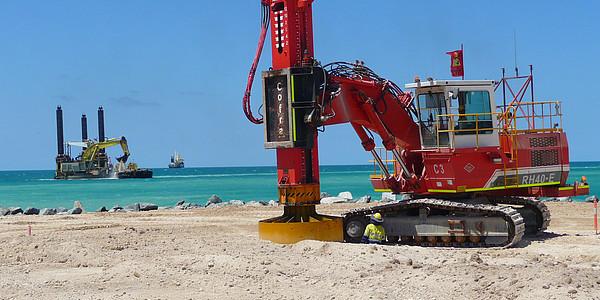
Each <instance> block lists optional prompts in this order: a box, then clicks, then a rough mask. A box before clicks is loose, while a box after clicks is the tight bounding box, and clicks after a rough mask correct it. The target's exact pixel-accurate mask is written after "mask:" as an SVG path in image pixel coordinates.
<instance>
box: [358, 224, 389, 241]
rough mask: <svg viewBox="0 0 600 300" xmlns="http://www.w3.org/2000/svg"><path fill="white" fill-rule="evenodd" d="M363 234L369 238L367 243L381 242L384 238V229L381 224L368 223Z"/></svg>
mask: <svg viewBox="0 0 600 300" xmlns="http://www.w3.org/2000/svg"><path fill="white" fill-rule="evenodd" d="M363 236H364V237H366V238H367V239H369V243H381V242H382V241H383V240H384V239H385V229H383V226H381V225H375V224H369V225H367V228H365V233H364V234H363Z"/></svg>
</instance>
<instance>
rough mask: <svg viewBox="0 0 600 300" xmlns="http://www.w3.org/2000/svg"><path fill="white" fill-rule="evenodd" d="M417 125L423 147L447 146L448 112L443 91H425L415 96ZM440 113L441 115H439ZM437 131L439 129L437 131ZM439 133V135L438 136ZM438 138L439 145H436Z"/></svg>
mask: <svg viewBox="0 0 600 300" xmlns="http://www.w3.org/2000/svg"><path fill="white" fill-rule="evenodd" d="M417 104H418V109H419V127H420V129H421V138H422V140H423V146H424V147H438V146H442V147H447V146H449V145H450V139H449V138H448V131H447V130H448V117H447V116H444V115H446V114H448V111H447V109H446V101H445V97H444V93H425V94H419V96H418V97H417ZM440 115H441V116H440ZM438 131H441V132H439V133H438ZM438 134H439V136H438ZM438 138H439V145H438Z"/></svg>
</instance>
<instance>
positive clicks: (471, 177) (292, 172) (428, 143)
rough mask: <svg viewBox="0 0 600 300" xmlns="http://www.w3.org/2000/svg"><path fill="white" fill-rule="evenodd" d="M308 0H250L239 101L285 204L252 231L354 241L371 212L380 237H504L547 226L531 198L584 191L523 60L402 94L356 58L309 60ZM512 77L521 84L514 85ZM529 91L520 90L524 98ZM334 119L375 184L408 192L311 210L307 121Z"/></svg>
mask: <svg viewBox="0 0 600 300" xmlns="http://www.w3.org/2000/svg"><path fill="white" fill-rule="evenodd" d="M312 4H313V0H262V1H261V6H262V29H261V33H260V39H259V45H258V49H257V53H256V56H255V59H254V62H253V64H252V67H251V69H250V74H249V78H248V84H247V86H246V91H245V94H244V99H243V108H244V112H245V114H246V116H247V118H248V119H249V120H250V121H251V122H252V123H255V124H264V129H265V147H266V148H268V149H276V153H277V178H278V198H279V199H278V200H279V203H280V204H281V205H283V208H284V212H283V215H282V216H279V217H275V218H271V219H267V220H262V221H260V222H259V236H260V238H262V239H267V240H271V241H274V242H278V243H293V242H297V241H300V240H304V239H316V240H329V241H342V240H343V241H347V242H359V241H360V237H361V236H362V232H363V230H364V228H365V226H366V225H367V223H368V216H369V215H370V214H373V213H376V212H379V213H381V214H382V215H384V219H385V222H384V227H385V229H386V232H387V235H388V241H389V242H400V243H406V244H417V245H437V246H465V245H468V246H480V247H510V246H513V245H515V244H516V243H517V242H519V240H520V239H521V238H522V236H523V235H524V234H525V233H537V232H540V231H543V230H545V229H546V228H547V226H548V224H549V222H550V213H549V211H548V209H547V207H546V206H545V205H544V204H543V203H542V202H540V201H539V200H537V198H539V197H558V196H577V195H585V194H587V193H588V191H589V186H588V185H587V183H586V182H584V181H583V180H582V182H575V183H574V184H571V185H569V184H567V183H566V181H567V176H568V173H569V152H568V144H567V137H566V134H565V132H564V131H563V130H562V127H561V123H562V119H561V118H562V112H561V110H560V103H559V102H551V101H546V102H537V101H535V99H534V97H533V96H534V95H533V72H532V69H530V70H531V72H530V74H529V75H527V76H515V77H512V78H509V77H504V75H503V78H502V80H501V81H499V82H494V81H491V80H433V79H428V80H425V81H420V80H415V82H413V83H409V84H406V85H405V89H409V90H412V93H411V92H407V91H404V90H402V89H401V88H400V87H399V86H397V85H396V84H395V83H394V82H392V81H391V80H388V79H385V78H383V77H381V76H379V75H378V74H377V73H375V72H374V71H373V70H371V69H370V68H369V67H367V66H366V65H364V63H362V62H356V63H346V62H334V63H330V64H326V65H322V64H321V63H320V62H319V61H318V60H316V59H315V55H314V49H313V31H312ZM268 31H270V33H271V34H270V36H271V38H270V41H271V52H272V68H271V69H270V70H268V71H264V72H263V73H262V79H263V85H262V94H263V107H264V117H261V118H257V117H256V116H254V115H253V113H252V109H251V105H250V92H251V87H252V82H253V79H254V75H255V72H256V68H257V65H258V60H259V58H260V55H261V52H262V47H263V43H264V41H265V39H266V36H267V33H268ZM513 80H522V81H524V84H523V85H522V86H521V88H520V89H518V90H517V89H514V90H513V89H512V88H511V86H510V82H511V81H513ZM499 86H502V87H503V90H504V91H505V90H506V89H507V87H508V90H509V92H510V94H509V96H510V97H512V100H511V101H510V103H506V100H505V101H504V104H503V105H501V106H498V107H497V106H496V102H495V99H494V94H495V91H496V89H497V88H498V87H499ZM528 90H530V91H531V99H530V100H525V96H526V95H527V91H528ZM505 96H506V94H505ZM556 122H558V123H556ZM343 123H350V125H351V126H352V128H353V129H354V131H355V132H356V134H357V135H358V137H359V138H360V141H361V144H362V147H363V148H364V149H365V150H366V151H368V152H370V153H371V154H372V155H373V158H374V159H373V160H374V162H375V164H376V165H377V167H378V168H379V173H378V174H375V175H373V176H371V178H370V180H371V183H372V185H373V187H374V188H375V190H376V191H389V192H392V193H394V194H400V193H402V194H409V195H410V196H411V199H410V200H407V201H401V202H398V203H391V204H386V205H381V206H375V207H369V208H364V209H357V210H352V211H349V212H347V213H346V214H344V216H343V217H335V216H327V215H322V214H319V213H317V212H316V205H317V204H319V202H320V184H319V164H318V128H320V127H323V126H329V125H335V124H343ZM372 133H376V134H377V135H379V137H380V138H381V141H382V144H383V149H379V148H376V143H375V139H374V137H373V134H372ZM382 152H385V153H386V157H391V158H392V159H389V160H388V159H384V158H383V157H384V156H383V154H382Z"/></svg>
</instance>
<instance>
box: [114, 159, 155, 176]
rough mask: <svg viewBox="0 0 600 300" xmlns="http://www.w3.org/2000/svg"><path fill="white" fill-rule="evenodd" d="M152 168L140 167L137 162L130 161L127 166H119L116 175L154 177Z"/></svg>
mask: <svg viewBox="0 0 600 300" xmlns="http://www.w3.org/2000/svg"><path fill="white" fill-rule="evenodd" d="M152 173H153V172H152V170H151V169H140V168H138V166H137V164H136V163H129V164H128V165H127V168H119V170H118V171H117V172H116V176H117V178H119V179H126V178H152Z"/></svg>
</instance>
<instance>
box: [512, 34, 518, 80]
mask: <svg viewBox="0 0 600 300" xmlns="http://www.w3.org/2000/svg"><path fill="white" fill-rule="evenodd" d="M513 45H514V48H515V76H516V77H519V67H517V30H516V29H515V30H514V31H513Z"/></svg>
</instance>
